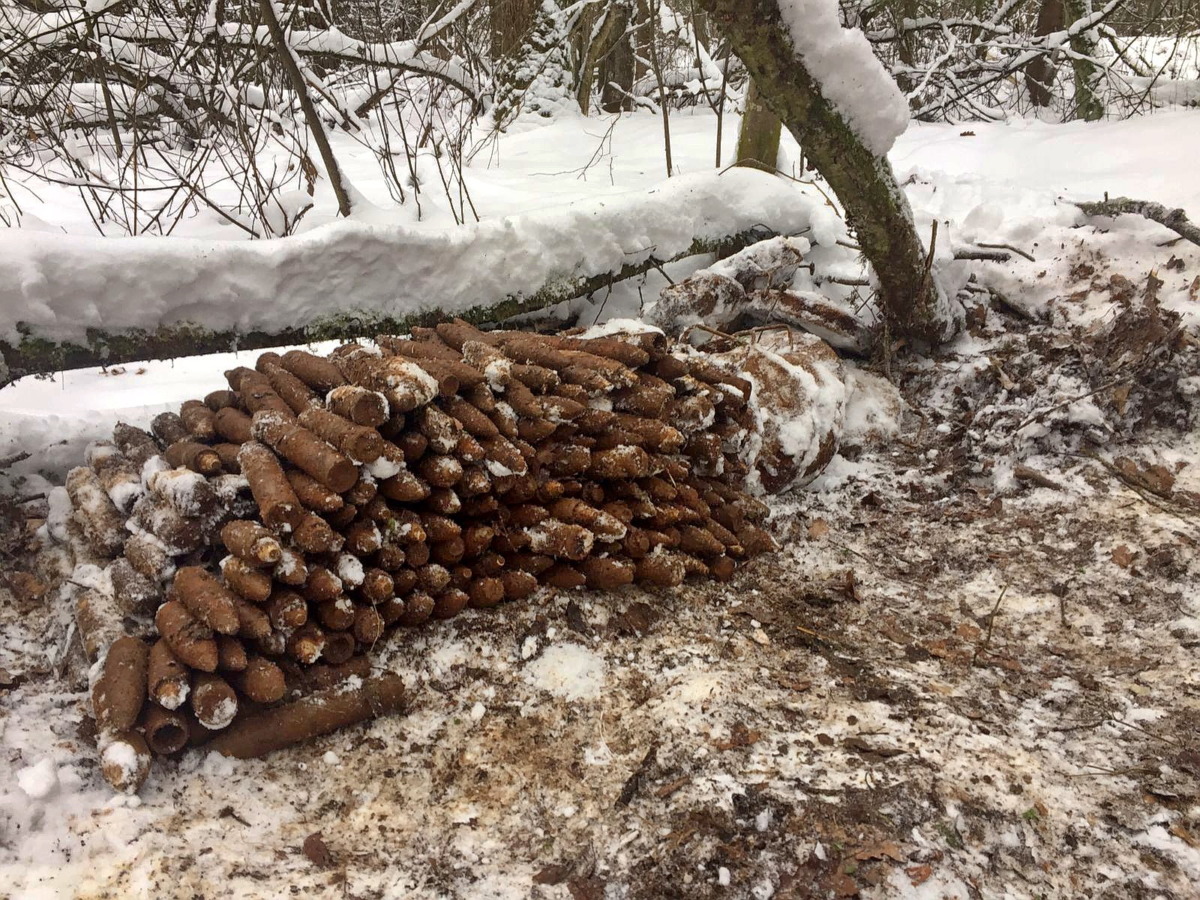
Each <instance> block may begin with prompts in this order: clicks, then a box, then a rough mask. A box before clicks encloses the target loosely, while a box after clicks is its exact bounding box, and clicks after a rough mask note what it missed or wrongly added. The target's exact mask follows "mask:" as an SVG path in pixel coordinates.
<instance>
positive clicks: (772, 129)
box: [737, 79, 783, 172]
mask: <svg viewBox="0 0 1200 900" xmlns="http://www.w3.org/2000/svg"><path fill="white" fill-rule="evenodd" d="M782 131H783V123H782V122H780V121H779V116H777V115H775V113H773V112H771V110H770V109H768V108H767V105H766V104H765V103H763V99H762V95H761V94H760V93H759V91H758V85H757V84H756V83H755V82H754V79H750V86H749V87H748V88H747V90H746V108H745V110H744V111H743V112H742V127H741V128H740V129H739V130H738V143H737V164H738V165H739V166H750V167H752V168H757V169H766V170H767V171H769V172H773V171H775V163H776V161H777V160H778V158H779V135H780V133H781V132H782Z"/></svg>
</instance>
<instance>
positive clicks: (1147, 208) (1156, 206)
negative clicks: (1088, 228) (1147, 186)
mask: <svg viewBox="0 0 1200 900" xmlns="http://www.w3.org/2000/svg"><path fill="white" fill-rule="evenodd" d="M1075 205H1076V206H1078V207H1079V208H1080V209H1081V210H1083V214H1084V215H1086V216H1125V215H1132V216H1142V217H1144V218H1147V219H1149V220H1150V221H1151V222H1157V223H1158V224H1159V225H1162V226H1163V227H1164V228H1170V229H1171V230H1172V231H1174V232H1175V233H1176V234H1177V235H1179V236H1180V237H1182V238H1184V239H1185V240H1188V241H1191V242H1192V243H1193V244H1196V245H1197V246H1200V227H1198V226H1196V225H1194V224H1192V222H1191V221H1189V219H1188V217H1187V213H1185V212H1184V211H1183V210H1182V209H1169V208H1167V207H1166V206H1163V205H1162V204H1161V203H1154V202H1153V201H1151V200H1132V199H1130V198H1129V197H1117V198H1116V199H1115V200H1097V201H1095V202H1093V203H1076V204H1075Z"/></svg>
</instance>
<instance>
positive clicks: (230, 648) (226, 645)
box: [216, 634, 246, 672]
mask: <svg viewBox="0 0 1200 900" xmlns="http://www.w3.org/2000/svg"><path fill="white" fill-rule="evenodd" d="M216 642H217V668H218V669H220V670H221V671H222V672H240V671H242V670H243V669H244V668H246V645H245V644H243V643H242V642H241V641H240V640H239V639H238V638H236V637H230V636H229V635H227V634H218V635H217V636H216Z"/></svg>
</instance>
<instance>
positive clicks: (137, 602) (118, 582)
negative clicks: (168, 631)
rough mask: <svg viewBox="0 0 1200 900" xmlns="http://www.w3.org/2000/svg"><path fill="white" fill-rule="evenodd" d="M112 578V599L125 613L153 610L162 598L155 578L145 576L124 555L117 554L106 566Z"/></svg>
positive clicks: (131, 613) (132, 613)
mask: <svg viewBox="0 0 1200 900" xmlns="http://www.w3.org/2000/svg"><path fill="white" fill-rule="evenodd" d="M108 574H109V578H110V579H111V580H112V588H113V600H114V601H115V602H116V604H117V608H118V609H120V610H121V612H123V613H125V614H127V615H140V614H146V613H150V612H153V611H154V609H155V608H156V607H157V606H158V602H159V600H160V599H161V598H162V592H161V591H160V590H159V589H158V583H157V581H156V580H154V579H151V578H147V577H146V576H145V575H143V574H142V573H141V572H139V571H138V570H137V569H135V568H134V566H133V563H132V562H130V561H129V560H128V559H127V558H126V557H124V556H118V557H117V558H116V559H114V560H113V561H112V564H111V565H110V566H109V567H108Z"/></svg>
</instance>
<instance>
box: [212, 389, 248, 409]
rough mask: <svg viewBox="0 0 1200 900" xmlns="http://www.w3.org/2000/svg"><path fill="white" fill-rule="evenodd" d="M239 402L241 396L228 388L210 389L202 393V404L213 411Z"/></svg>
mask: <svg viewBox="0 0 1200 900" xmlns="http://www.w3.org/2000/svg"><path fill="white" fill-rule="evenodd" d="M241 402H242V398H241V397H239V396H238V395H237V393H236V392H235V391H230V390H219V391H210V392H209V393H207V394H205V395H204V405H205V406H207V407H208V408H209V409H211V410H212V411H213V412H214V413H217V412H220V411H221V410H223V409H225V408H226V407H229V406H237V405H238V404H239V403H241Z"/></svg>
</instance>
